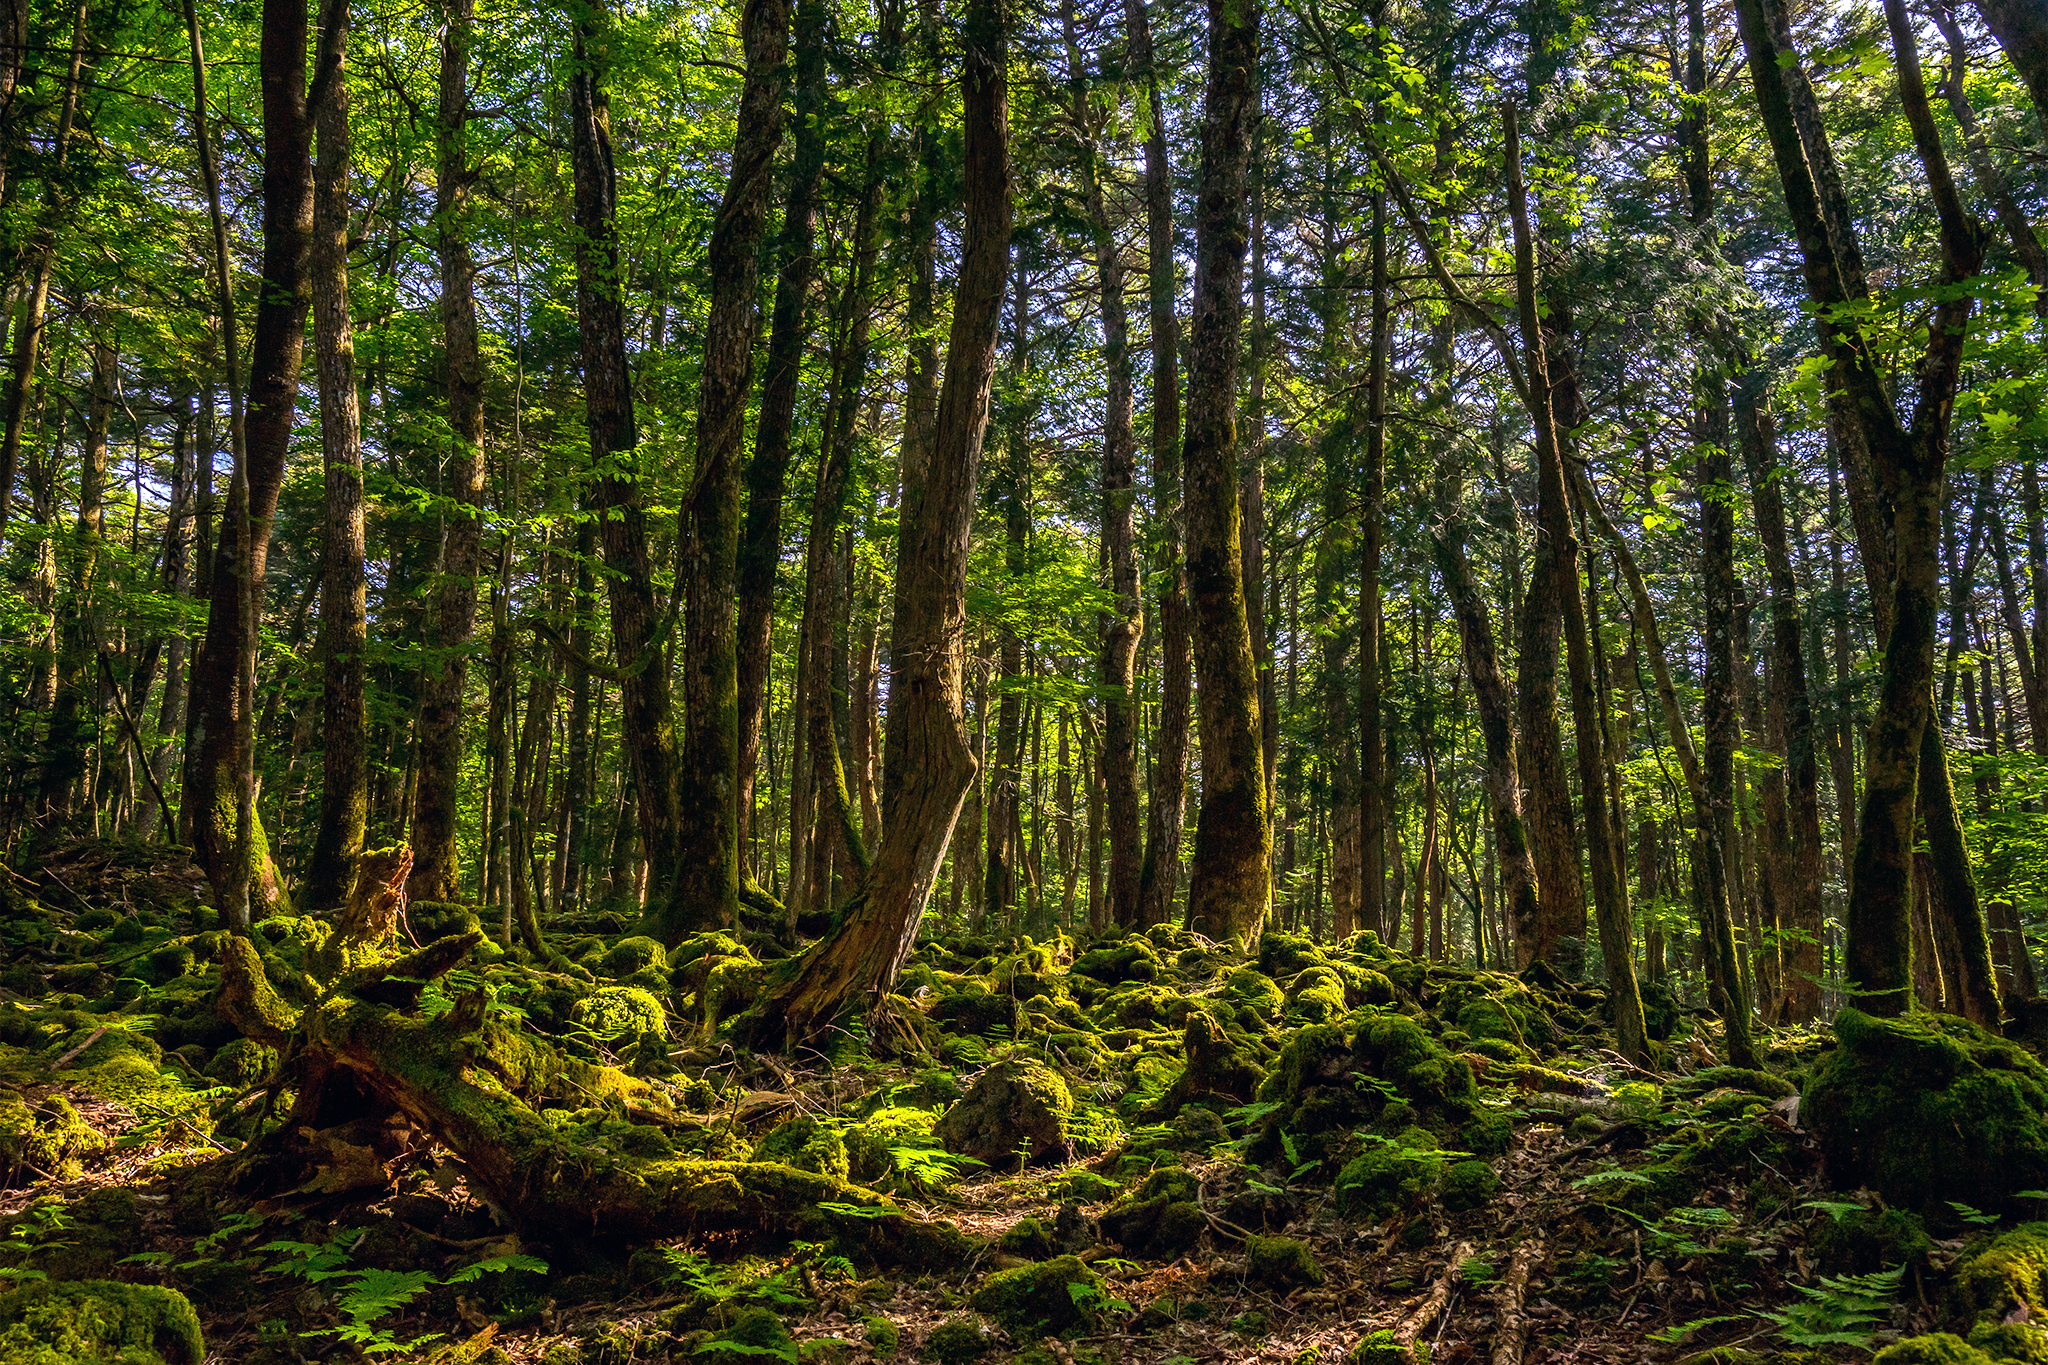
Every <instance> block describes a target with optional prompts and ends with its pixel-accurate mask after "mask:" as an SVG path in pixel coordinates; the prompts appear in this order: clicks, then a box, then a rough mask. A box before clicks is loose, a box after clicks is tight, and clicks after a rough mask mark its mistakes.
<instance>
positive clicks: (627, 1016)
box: [569, 986, 668, 1043]
mask: <svg viewBox="0 0 2048 1365" xmlns="http://www.w3.org/2000/svg"><path fill="white" fill-rule="evenodd" d="M569 1018H570V1020H571V1022H573V1023H574V1024H576V1025H577V1026H578V1027H580V1028H584V1029H588V1030H589V1031H590V1032H591V1033H593V1034H595V1035H597V1037H599V1038H601V1039H603V1040H604V1041H605V1042H607V1043H616V1042H619V1041H621V1040H625V1041H631V1040H634V1039H637V1038H638V1037H639V1036H640V1035H641V1034H643V1033H655V1034H660V1033H665V1032H667V1030H668V1014H667V1012H666V1011H665V1010H663V1009H662V1007H661V1001H659V1000H657V999H655V997H654V996H653V995H652V994H651V993H649V992H647V991H644V990H642V989H641V988H640V987H638V986H600V987H599V988H598V989H596V990H594V991H592V992H591V993H590V994H589V995H586V996H584V997H583V998H582V999H581V1000H579V1001H577V1002H576V1004H575V1006H574V1008H572V1009H571V1010H570V1011H569Z"/></svg>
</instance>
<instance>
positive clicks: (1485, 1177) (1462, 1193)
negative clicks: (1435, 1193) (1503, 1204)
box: [1442, 1160, 1500, 1213]
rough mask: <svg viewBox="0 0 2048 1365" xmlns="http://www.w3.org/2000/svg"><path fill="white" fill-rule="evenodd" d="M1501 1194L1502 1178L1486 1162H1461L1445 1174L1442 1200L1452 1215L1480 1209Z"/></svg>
mask: <svg viewBox="0 0 2048 1365" xmlns="http://www.w3.org/2000/svg"><path fill="white" fill-rule="evenodd" d="M1499 1193H1500V1177H1499V1176H1497V1175H1495V1174H1494V1173H1493V1167H1492V1166H1490V1165H1488V1164H1487V1163H1486V1162H1484V1161H1477V1160H1473V1161H1460V1162H1457V1163H1455V1164H1454V1165H1453V1166H1452V1167H1451V1169H1450V1170H1448V1171H1446V1172H1444V1183H1443V1190H1442V1198H1443V1201H1444V1207H1445V1208H1447V1209H1449V1210H1450V1211H1451V1212H1452V1213H1467V1212H1470V1211H1471V1210H1473V1209H1476V1208H1480V1207H1482V1206H1483V1205H1485V1204H1486V1203H1487V1201H1489V1200H1491V1199H1492V1198H1493V1197H1494V1196H1495V1195H1497V1194H1499Z"/></svg>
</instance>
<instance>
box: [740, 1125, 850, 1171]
mask: <svg viewBox="0 0 2048 1365" xmlns="http://www.w3.org/2000/svg"><path fill="white" fill-rule="evenodd" d="M754 1159H755V1160H756V1161H779V1162H781V1163H782V1164H783V1165H785V1166H794V1167H795V1168H796V1169H797V1170H799V1171H816V1172H817V1173H818V1174H820V1175H829V1176H831V1177H832V1178H833V1179H834V1180H845V1179H848V1178H849V1177H850V1175H851V1173H852V1162H851V1160H850V1159H849V1158H848V1156H847V1152H846V1139H845V1137H843V1136H842V1135H841V1134H839V1133H836V1132H834V1131H832V1130H831V1129H830V1128H827V1127H826V1126H825V1125H824V1124H822V1123H820V1122H819V1121H818V1120H817V1119H815V1118H812V1117H811V1116H809V1115H808V1114H806V1115H804V1116H802V1117H800V1118H794V1119H791V1120H789V1121H788V1122H787V1123H784V1124H781V1125H780V1126H778V1127H777V1128H775V1130H774V1131H772V1132H770V1133H769V1134H768V1136H767V1137H765V1138H763V1139H761V1141H760V1143H759V1144H758V1145H757V1146H756V1147H755V1148H754Z"/></svg>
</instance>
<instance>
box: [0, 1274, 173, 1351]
mask: <svg viewBox="0 0 2048 1365" xmlns="http://www.w3.org/2000/svg"><path fill="white" fill-rule="evenodd" d="M205 1357H206V1345H205V1341H204V1339H203V1338H202V1337H201V1335H200V1331H199V1318H198V1315H197V1314H195V1313H194V1312H193V1311H192V1305H191V1304H190V1303H188V1302H187V1301H186V1299H185V1296H184V1295H183V1294H180V1293H178V1292H177V1291H176V1290H174V1289H160V1288H157V1287H156V1286H154V1285H136V1284H121V1283H119V1282H117V1281H113V1280H73V1281H69V1282H64V1283H57V1282H39V1283H35V1284H25V1285H22V1286H21V1287H20V1288H18V1289H14V1290H11V1291H9V1292H7V1293H5V1294H0V1360H5V1361H7V1362H8V1365H200V1362H201V1361H202V1360H204V1359H205Z"/></svg>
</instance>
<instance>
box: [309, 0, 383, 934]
mask: <svg viewBox="0 0 2048 1365" xmlns="http://www.w3.org/2000/svg"><path fill="white" fill-rule="evenodd" d="M329 17H330V24H331V26H330V27H327V28H325V29H323V30H322V32H321V34H320V36H319V42H320V70H321V73H322V81H321V83H322V85H323V87H324V89H325V95H326V97H325V98H324V99H323V100H322V101H321V103H320V107H319V108H318V109H317V110H316V111H315V112H314V117H313V122H314V131H315V133H316V134H317V135H318V138H319V154H318V157H317V159H316V160H315V162H314V167H313V179H314V187H313V246H312V269H313V336H314V349H315V355H316V358H317V363H318V367H319V373H320V450H321V459H322V474H323V478H324V482H325V502H326V512H325V518H324V523H323V531H322V535H323V540H322V545H321V552H320V567H321V582H320V655H321V671H322V682H321V692H320V738H321V751H322V756H321V765H322V779H321V786H320V823H319V827H318V829H317V830H316V831H315V833H314V836H313V852H312V858H311V860H310V862H309V863H308V866H307V870H306V900H307V902H308V904H309V906H310V907H311V908H312V909H313V910H315V911H320V912H328V911H333V910H337V909H339V908H340V907H341V905H342V903H343V902H344V901H345V900H346V899H347V898H348V894H349V888H350V884H351V883H352V881H353V880H354V874H355V859H356V855H357V854H359V853H361V852H362V851H363V837H364V829H365V826H366V823H367V821H368V818H369V800H370V787H369V764H368V761H367V748H368V740H369V736H368V733H367V731H366V730H365V728H364V727H365V720H364V703H363V650H364V648H365V646H366V645H367V643H368V640H369V628H368V624H367V620H366V612H367V596H366V591H365V584H364V577H363V554H364V543H363V422H362V414H361V412H360V411H359V410H358V407H357V400H356V349H355V330H354V325H353V321H352V319H351V317H350V312H349V296H348V216H349V198H348V176H349V156H350V146H349V128H348V114H349V109H348V80H347V66H346V63H347V43H348V6H347V5H342V4H337V5H335V6H333V7H332V9H331V11H330V16H329Z"/></svg>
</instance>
